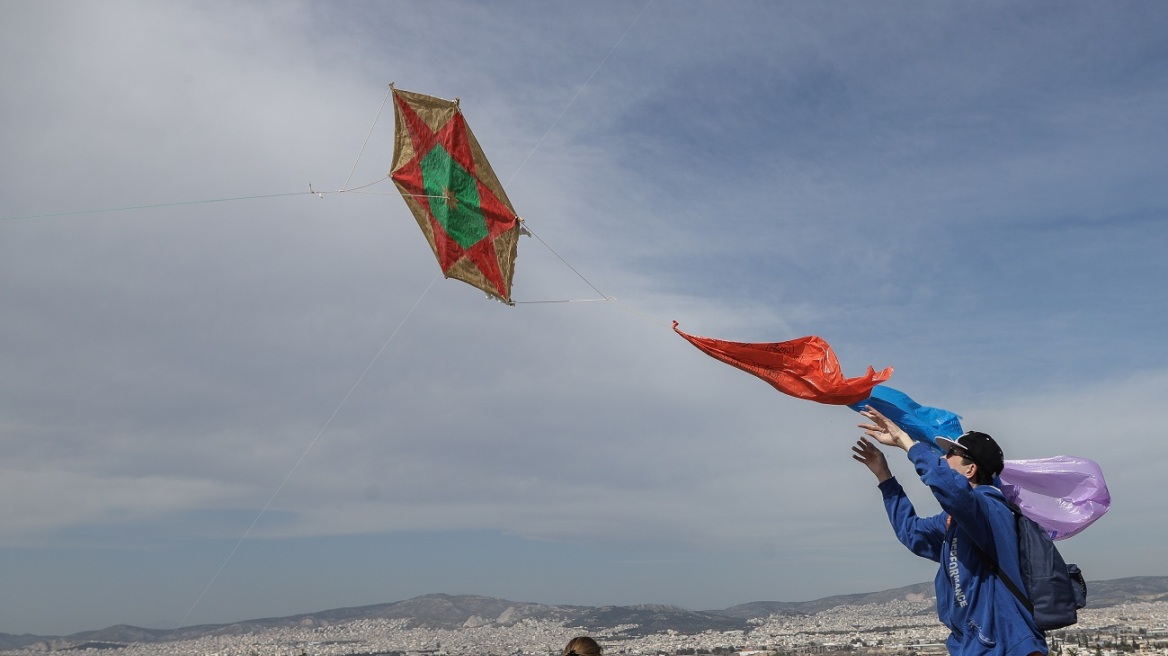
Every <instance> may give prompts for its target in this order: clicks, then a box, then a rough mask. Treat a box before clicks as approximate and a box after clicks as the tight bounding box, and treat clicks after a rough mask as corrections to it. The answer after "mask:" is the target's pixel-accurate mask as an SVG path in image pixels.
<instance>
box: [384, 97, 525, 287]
mask: <svg viewBox="0 0 1168 656" xmlns="http://www.w3.org/2000/svg"><path fill="white" fill-rule="evenodd" d="M393 107H394V117H395V119H396V129H395V131H394V149H393V165H392V167H391V168H390V171H389V177H391V178H392V179H393V182H394V184H395V185H397V188H398V191H400V192H401V194H402V197H403V198H405V201H406V205H408V206H409V208H410V211H411V212H413V214H414V218H415V219H417V221H418V226H419V227H421V229H422V232H423V233H424V234H425V235H426V241H428V242H430V248H431V249H433V251H434V256H435V257H436V258H438V264H439V266H441V267H442V273H443V275H445V276H446V277H447V278H455V279H457V280H461V281H463V282H465V283H468V284H470V285H473V286H474V287H478V288H479V289H481V290H483V291H484V292H486V293H487V294H489V295H491V296H493V297H495V298H498V299H499V300H501V301H503V302H504V303H508V304H511V276H512V274H513V273H514V272H515V251H516V245H517V243H518V241H519V232H520V219H519V216H518V215H516V214H515V210H514V209H513V208H512V207H511V201H509V200H508V199H507V194H506V193H504V191H503V186H502V185H501V184H499V179H498V178H496V177H495V172H494V171H493V170H491V165H490V163H489V162H487V157H486V155H484V154H483V151H482V149H481V148H480V147H479V142H478V141H477V140H476V139H475V137H474V134H473V133H472V132H471V131H470V128H469V127H468V126H467V124H466V120H465V119H463V117H462V112H460V111H459V109H458V101H457V100H455V101H453V102H452V101H449V100H443V99H441V98H435V97H433V96H424V95H422V94H420V93H411V92H409V91H401V90H398V89H393Z"/></svg>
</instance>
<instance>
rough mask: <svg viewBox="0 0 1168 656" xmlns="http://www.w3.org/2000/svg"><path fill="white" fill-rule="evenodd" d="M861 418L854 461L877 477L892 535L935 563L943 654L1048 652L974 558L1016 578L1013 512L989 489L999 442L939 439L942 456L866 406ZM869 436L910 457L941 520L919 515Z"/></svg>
mask: <svg viewBox="0 0 1168 656" xmlns="http://www.w3.org/2000/svg"><path fill="white" fill-rule="evenodd" d="M860 414H862V415H863V416H865V417H867V418H868V419H869V420H870V421H871V422H872V423H870V424H860V428H861V429H863V430H864V431H865V436H864V437H861V438H860V439H859V440H858V441H857V442H856V444H855V446H853V447H852V452H853V453H852V458H854V459H855V460H857V461H859V462H860V463H862V464H864V465H865V466H867V467H868V469H869V470H870V471H871V472H872V473H873V474H875V475H876V480H877V481H878V482H879V485H878V487H879V489H880V492H881V494H882V495H883V497H884V507H885V509H886V510H887V511H888V519H889V521H891V522H892V528H893V530H894V531H896V537H897V538H898V539H899V540H900V541H901V543H903V544H904V546H906V547H908V548H909V550H910V551H912V552H913V553H915V554H916V555H918V556H920V557H922V558H928V559H929V560H932V561H934V562H937V563H940V565H941V567H940V568H939V569H938V571H937V578H936V589H937V615H938V616H939V617H940V618H941V622H942V623H944V624H945V626H947V627H949V630H950V634H949V638H948V640H947V641H946V646H947V647H948V649H949V653H950V654H954V655H958V654H959V655H961V656H983V655H993V656H1031V655H1033V654H1046V653H1047V646H1046V635H1045V634H1044V633H1043V632H1042V630H1041V629H1039V628H1038V626H1036V625H1035V623H1034V618H1033V616H1032V615H1031V613H1030V611H1028V610H1027V609H1026V608H1025V607H1024V606H1023V605H1022V603H1021V602H1019V601H1018V599H1017V598H1016V597H1014V595H1013V594H1011V593H1010V590H1009V589H1008V588H1007V587H1006V585H1005V584H1004V583H1002V581H1001V579H1000V578H998V576H997V575H995V574H994V573H993V572H992V567H991V566H990V565H987V564H986V561H985V560H983V558H982V556H981V555H979V553H978V549H979V548H980V549H981V551H982V552H984V553H985V554H987V555H988V556H990V557H992V559H993V560H996V561H997V563H998V566H999V567H1000V568H1001V571H1002V572H1003V573H1004V574H1005V575H1006V576H1008V577H1010V578H1011V579H1013V580H1015V581H1020V580H1021V579H1022V575H1021V571H1020V567H1019V557H1018V535H1017V529H1016V528H1015V525H1014V514H1013V513H1012V512H1011V511H1010V509H1009V508H1008V507H1007V506H1006V503H1005V498H1004V497H1003V496H1002V492H1001V490H999V489H998V488H996V487H994V485H993V484H994V479H995V477H996V476H997V475H998V474H999V473H1001V471H1002V467H1003V466H1004V464H1005V460H1004V457H1003V455H1002V450H1001V449H1000V448H999V447H998V444H997V443H996V442H995V441H994V439H993V438H992V437H990V436H989V435H986V434H985V433H978V432H975V431H970V432H967V433H965V434H964V435H962V436H961V437H958V438H957V439H956V440H951V439H947V438H944V437H937V438H935V439H936V442H937V445H938V446H940V447H941V448H942V449H944V450H945V455H944V456H941V455H938V454H937V452H936V451H935V450H933V449H932V448H931V447H930V446H929V445H927V444H924V443H921V442H916V441H914V440H913V439H912V438H911V437H909V435H908V434H907V433H905V432H904V431H903V430H901V428H900V427H899V426H897V425H896V424H894V423H893V422H892V421H891V420H889V419H888V418H887V417H885V416H884V415H882V414H880V413H879V412H878V411H876V410H873V409H872V408H867V409H865V410H863V411H862V412H861V413H860ZM869 438H871V440H875V441H876V442H879V443H880V444H883V445H886V446H891V447H899V448H901V449H904V450H905V451H906V452H907V453H908V458H909V460H910V461H911V462H912V463H913V467H915V468H916V472H917V475H919V476H920V477H921V482H922V483H924V484H925V485H927V486H928V487H929V489H930V490H931V491H932V493H933V496H934V497H936V499H937V501H938V502H939V503H940V504H941V510H942V512H941V513H940V514H937V515H933V516H932V517H918V516H917V513H916V510H915V509H914V508H913V505H912V502H911V501H909V499H908V497H907V496H906V495H905V493H904V488H902V487H901V486H900V483H899V482H897V480H896V478H894V477H893V475H892V472H891V470H889V468H888V461H887V459H886V458H885V457H884V454H883V453H882V452H881V451H880V449H878V448H877V447H876V446H875V445H874V444H872V442H871V441H869Z"/></svg>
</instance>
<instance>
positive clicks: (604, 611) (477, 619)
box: [0, 576, 1168, 649]
mask: <svg viewBox="0 0 1168 656" xmlns="http://www.w3.org/2000/svg"><path fill="white" fill-rule="evenodd" d="M1087 588H1088V596H1087V599H1088V607H1089V608H1106V607H1109V606H1115V605H1118V604H1122V603H1127V602H1139V601H1168V576H1136V577H1130V578H1124V579H1112V580H1109V581H1091V582H1089V583H1088V584H1087ZM932 598H933V584H932V583H931V582H930V583H918V584H915V585H910V586H906V587H903V588H894V589H892V590H884V591H882V592H869V593H861V594H851V595H837V596H834V597H824V598H823V599H817V600H815V601H795V602H788V601H755V602H751V603H747V604H740V605H738V606H733V607H730V608H727V609H724V610H707V611H691V610H686V609H684V608H679V607H677V606H660V605H639V606H548V605H544V604H533V603H526V602H515V601H507V600H505V599H496V598H494V597H481V596H475V595H446V594H430V595H423V596H421V597H414V598H412V599H406V600H405V601H398V602H395V603H389V604H376V605H372V606H356V607H352V608H336V609H333V610H325V611H319V612H315V613H305V614H302V615H289V616H287V617H273V618H266V619H258V620H247V621H244V622H236V623H234V624H206V625H200V626H188V627H182V628H179V629H143V628H139V627H134V626H127V625H117V626H111V627H109V628H106V629H101V630H98V631H85V632H82V633H74V634H72V635H68V636H34V635H29V634H25V635H10V634H7V633H0V649H19V648H21V647H25V646H28V645H33V644H36V643H46V644H47V645H50V646H51V645H52V643H54V642H58V643H68V645H70V646H73V647H75V646H77V645H79V644H84V643H90V644H91V645H95V646H99V645H124V644H128V643H131V642H138V643H150V642H164V641H170V640H188V639H192V638H197V637H202V636H211V635H240V634H247V633H254V632H258V631H263V630H266V629H272V628H279V627H292V626H320V625H326V624H328V625H331V624H342V623H345V622H351V621H353V620H358V619H400V620H406V621H407V622H408V626H415V627H427V628H441V629H457V628H470V627H477V626H486V625H503V626H509V625H512V624H516V623H519V622H521V621H523V620H524V619H528V618H531V619H537V620H549V621H554V622H559V623H562V624H563V625H565V626H574V627H581V628H583V629H585V630H590V631H597V630H601V629H609V628H612V627H615V626H620V625H637V627H638V628H637V629H635V630H634V631H631V633H633V634H642V635H648V634H654V633H662V632H665V631H667V630H673V631H677V632H679V633H687V634H692V633H701V632H703V631H708V630H713V631H728V630H732V629H743V628H746V627H747V626H748V623H749V621H750V620H753V619H759V618H766V617H769V616H771V615H775V614H779V615H812V614H815V613H818V612H821V611H824V610H828V609H831V608H835V607H837V606H843V605H866V604H886V603H889V602H892V601H897V600H906V601H921V600H925V599H932Z"/></svg>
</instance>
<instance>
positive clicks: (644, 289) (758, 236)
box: [0, 1, 1168, 634]
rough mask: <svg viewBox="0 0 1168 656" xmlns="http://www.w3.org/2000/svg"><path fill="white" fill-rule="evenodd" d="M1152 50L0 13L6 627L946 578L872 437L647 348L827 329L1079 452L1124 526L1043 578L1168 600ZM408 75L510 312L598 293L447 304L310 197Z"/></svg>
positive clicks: (841, 32) (363, 208)
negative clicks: (1102, 583)
mask: <svg viewBox="0 0 1168 656" xmlns="http://www.w3.org/2000/svg"><path fill="white" fill-rule="evenodd" d="M1166 23H1168V8H1166V7H1164V6H1162V5H1160V4H1158V3H1148V2H1143V3H1136V2H1133V3H1125V2H1114V3H1107V4H1099V3H1088V2H1070V3H1067V2H1059V3H1055V2H1031V3H1025V4H1022V5H1019V4H1017V3H1005V2H1003V3H979V4H977V5H947V4H933V3H908V2H905V3H900V2H884V3H878V4H874V3H861V2H855V3H851V2H838V3H787V2H780V3H775V2H741V3H734V4H731V5H727V4H725V3H715V2H686V1H682V2H592V3H535V2H498V3H490V4H489V5H485V4H481V3H471V2H426V3H421V2H416V3H413V2H395V3H380V2H366V3H357V2H353V3H336V4H333V3H291V2H279V3H276V2H271V3H262V2H260V3H237V2H198V3H182V2H176V3H166V4H165V5H163V4H158V3H143V2H107V3H102V4H101V5H96V4H93V3H83V2H20V1H18V2H7V3H3V4H2V5H0V71H2V79H3V82H4V89H5V90H4V94H3V97H2V100H0V120H2V122H3V123H2V124H3V126H4V127H3V129H2V130H0V199H3V200H2V202H0V217H2V220H0V307H3V312H2V314H0V362H3V366H2V367H0V452H2V453H3V457H2V458H0V568H2V570H3V572H4V580H5V585H4V586H3V590H2V591H0V632H8V633H24V632H30V633H40V634H61V633H70V632H75V631H82V630H88V629H96V628H102V627H105V626H109V625H112V624H118V623H126V624H133V625H138V626H146V627H152V628H169V627H174V626H177V625H179V624H196V623H206V622H231V621H236V620H242V619H249V618H256V617H269V616H277V615H286V614H293V613H300V612H310V611H314V610H322V609H327V608H334V607H340V606H354V605H362V604H372V603H382V602H389V601H397V600H401V599H406V598H409V597H412V596H415V595H419V594H426V593H432V592H446V593H451V594H460V593H468V594H482V595H491V596H497V597H503V598H508V599H513V600H517V601H534V602H542V603H563V604H589V605H600V604H633V603H671V604H677V605H680V606H684V607H687V608H691V609H710V608H724V607H727V606H730V605H734V604H737V603H744V602H748V601H755V600H785V601H796V600H807V599H815V598H819V597H823V596H827V595H832V594H844V593H852V592H863V591H871V590H880V589H885V588H891V587H896V586H901V585H907V584H910V583H916V582H920V581H925V580H929V579H930V578H931V577H932V574H933V567H934V566H933V565H931V564H930V563H928V562H926V561H923V560H919V559H917V558H915V557H914V556H912V555H911V554H909V553H908V552H907V551H905V550H904V549H903V548H902V547H901V546H900V545H898V544H897V543H896V542H895V540H894V538H893V536H892V533H891V531H890V529H889V528H888V526H887V520H886V519H885V518H884V516H883V510H882V508H881V504H880V501H879V497H878V494H877V492H876V490H875V489H874V486H873V481H872V479H871V476H870V474H869V473H868V472H867V471H866V470H865V469H864V468H863V467H861V466H860V465H857V464H856V463H854V462H853V461H852V460H851V459H850V445H851V444H852V442H853V441H854V439H855V438H856V437H857V435H858V431H857V430H856V429H855V428H854V426H855V424H856V421H857V416H856V415H855V414H854V413H852V412H851V411H849V410H847V409H845V408H839V407H829V406H822V405H817V404H814V403H810V402H806V401H799V400H796V399H793V398H790V397H786V396H783V395H781V394H779V393H777V392H775V391H774V390H772V389H771V388H770V387H768V386H766V385H765V384H763V383H762V382H760V381H758V380H756V379H754V378H751V377H749V376H747V375H745V374H743V373H741V372H739V371H737V370H735V369H732V368H730V367H727V366H725V365H722V364H720V363H718V362H716V361H714V360H712V359H710V358H708V357H706V356H704V355H703V354H701V353H700V352H698V351H697V350H696V349H694V348H693V347H692V346H690V345H689V344H687V343H686V342H685V341H684V340H682V339H680V338H678V337H677V336H676V335H674V334H673V333H672V332H671V331H670V330H669V327H668V326H669V322H670V321H671V320H674V319H676V320H678V321H680V322H681V328H682V329H683V330H686V331H687V332H690V333H694V334H698V335H708V336H712V337H719V338H722V339H729V340H737V341H782V340H785V339H791V338H794V337H798V336H802V335H808V334H815V335H819V336H821V337H823V338H824V339H826V340H827V341H828V342H829V343H831V344H832V346H833V347H835V349H836V351H837V353H838V355H839V357H840V360H841V362H842V364H843V367H844V369H845V372H846V373H849V374H851V375H857V374H859V373H861V372H862V371H863V369H864V367H866V366H867V365H869V364H871V365H874V366H876V367H878V368H880V367H885V366H890V365H891V366H894V367H895V368H896V373H895V374H894V376H893V378H892V379H891V380H890V381H889V385H891V386H892V387H895V388H897V389H900V390H902V391H904V392H906V393H908V394H909V395H910V396H912V397H913V398H915V399H916V400H917V401H919V402H921V403H924V404H926V405H932V406H937V407H943V408H947V409H950V410H953V411H954V412H957V413H959V414H961V415H962V416H963V417H964V424H965V426H966V427H969V428H978V429H980V430H985V431H987V432H990V433H992V434H994V435H995V436H996V437H998V438H999V440H1000V441H1001V442H1002V443H1003V445H1004V448H1005V450H1006V455H1007V458H1011V459H1023V458H1039V457H1046V456H1053V455H1059V454H1065V455H1075V456H1080V457H1086V458H1091V459H1093V460H1096V461H1097V462H1099V463H1100V464H1101V465H1102V466H1103V469H1104V472H1105V473H1106V475H1107V479H1108V484H1109V486H1110V489H1111V492H1112V496H1113V499H1114V506H1113V509H1112V510H1111V512H1110V513H1109V514H1108V515H1106V516H1105V517H1104V518H1103V519H1101V520H1100V521H1099V522H1098V523H1097V524H1095V525H1094V526H1092V527H1091V528H1090V529H1088V530H1087V531H1085V532H1084V533H1082V534H1080V535H1078V536H1075V537H1074V538H1072V539H1071V540H1068V541H1066V542H1064V543H1062V544H1063V551H1064V553H1065V555H1066V556H1067V557H1068V560H1072V561H1075V562H1078V563H1080V564H1081V565H1082V566H1083V568H1084V570H1085V571H1086V572H1087V575H1088V578H1089V579H1105V578H1117V577H1123V576H1136V575H1163V574H1165V572H1164V569H1163V564H1162V546H1161V545H1163V544H1164V543H1165V541H1166V540H1168V533H1166V531H1168V528H1165V527H1168V521H1165V519H1166V517H1165V515H1164V511H1163V510H1162V508H1161V507H1160V506H1159V504H1158V503H1157V500H1158V499H1159V498H1160V496H1162V495H1161V493H1160V490H1159V488H1160V478H1161V477H1160V476H1158V473H1159V472H1158V467H1159V463H1160V462H1162V461H1163V459H1164V456H1165V455H1168V454H1166V453H1165V452H1166V448H1165V446H1164V444H1165V437H1168V436H1166V435H1165V429H1164V428H1163V427H1162V425H1161V423H1160V422H1159V421H1158V417H1156V416H1155V415H1154V413H1153V409H1154V408H1155V407H1156V405H1157V403H1158V402H1159V401H1160V399H1162V398H1163V397H1164V396H1165V394H1166V393H1168V351H1166V349H1165V348H1164V346H1163V341H1162V340H1163V336H1164V335H1165V334H1168V312H1166V310H1165V308H1166V307H1168V298H1166V292H1165V285H1164V282H1165V281H1168V264H1165V262H1166V260H1168V258H1165V257H1164V256H1163V253H1162V251H1163V250H1164V246H1165V244H1168V191H1166V189H1168V186H1166V185H1164V184H1163V180H1164V179H1165V177H1166V174H1168V157H1166V156H1165V152H1168V127H1166V125H1168V121H1165V120H1164V117H1165V116H1166V115H1168V42H1165V40H1164V39H1163V34H1164V33H1165V32H1166V31H1168V24H1166ZM389 82H394V83H395V84H396V85H397V86H398V87H399V88H402V89H407V90H410V91H417V92H420V93H427V94H431V95H436V96H441V97H446V98H453V97H458V98H460V99H461V106H462V109H463V112H464V114H465V116H466V117H467V120H468V122H469V124H470V125H471V127H472V129H473V130H474V131H475V133H476V135H477V137H478V139H479V141H480V142H481V143H482V144H483V147H484V149H485V151H486V152H487V154H488V156H489V157H490V158H491V160H492V163H493V165H494V168H495V170H496V172H497V173H498V175H499V177H500V179H501V180H503V182H504V184H505V186H506V188H507V191H508V195H509V196H510V198H511V200H512V202H513V203H514V205H515V206H516V209H517V211H518V212H519V213H520V215H522V216H523V217H524V218H525V219H526V221H527V223H528V225H529V226H530V227H531V229H532V230H533V231H535V232H536V234H538V235H539V237H540V238H541V239H542V240H543V241H544V242H546V243H547V245H548V246H549V247H550V248H551V249H554V253H553V252H552V250H549V248H545V247H544V245H543V244H542V243H540V242H539V241H537V240H534V239H525V240H523V241H522V242H521V244H520V256H519V260H518V263H517V273H516V278H515V286H514V297H515V299H516V300H518V301H521V302H522V301H542V300H565V299H572V300H578V299H592V298H596V296H597V295H596V292H595V291H594V290H593V289H592V288H591V287H590V285H589V284H587V283H591V285H595V286H596V287H597V288H599V289H600V290H601V291H602V292H603V293H604V294H607V295H610V296H613V297H615V298H616V299H617V300H618V301H619V303H620V305H617V304H616V303H603V302H592V303H556V304H534V303H533V304H522V303H521V304H520V305H517V306H516V307H511V308H508V307H505V306H502V305H500V304H498V303H494V302H492V301H488V300H485V299H484V298H483V297H482V295H481V294H480V293H479V292H477V291H476V290H474V289H471V288H469V287H467V286H465V285H463V284H461V283H458V282H455V281H448V280H442V279H441V278H440V276H439V274H438V269H437V265H436V264H435V263H434V260H433V257H432V255H431V254H430V253H429V251H428V249H427V247H426V245H425V241H424V239H423V238H422V236H421V234H420V233H419V231H418V230H417V227H416V225H415V224H414V221H413V219H412V217H411V216H410V215H409V213H408V211H407V209H406V207H405V204H404V203H403V202H402V201H401V198H400V197H398V196H397V195H396V193H395V192H394V190H393V188H392V185H390V184H389V183H388V182H386V181H383V182H382V183H380V184H377V185H374V186H372V187H369V188H368V189H365V190H362V191H363V192H368V193H357V192H348V193H344V194H338V193H328V194H324V196H323V198H321V197H316V196H312V195H309V194H308V193H307V191H308V186H309V185H310V184H311V185H313V188H314V189H317V190H326V191H330V192H334V191H336V190H339V189H341V188H342V187H344V186H345V184H346V182H347V181H349V182H350V184H351V185H357V184H364V183H367V182H373V181H375V180H378V179H380V178H384V177H385V175H386V172H387V170H388V167H389V161H390V155H391V149H392V132H393V118H392V112H391V111H388V110H389V108H388V107H387V108H386V110H387V111H385V112H382V113H381V115H380V117H379V118H378V119H377V120H376V122H374V119H375V117H376V116H377V115H378V108H379V107H380V106H381V103H382V100H383V98H384V96H385V93H386V89H387V86H386V85H387V84H388V83H389ZM371 125H372V126H373V129H372V130H370V126H371ZM367 137H368V143H367V145H365V146H364V150H362V149H363V145H364V144H366V138H367ZM359 155H360V156H359ZM241 197H255V198H250V199H249V200H235V201H225V202H203V201H218V200H220V199H228V198H241ZM188 201H200V202H189V203H188ZM145 205H156V206H157V207H152V208H149V209H135V210H120V211H109V212H95V211H94V210H106V209H110V208H124V207H131V206H145ZM30 217H31V218H30ZM561 257H562V258H563V260H564V261H566V262H567V263H568V265H570V266H571V268H569V266H567V265H565V263H564V262H563V261H561V259H560V258H561ZM573 268H574V269H575V271H578V272H579V273H580V274H581V275H582V276H583V277H584V278H585V279H586V280H587V283H586V282H585V281H584V280H581V278H580V277H578V276H577V274H576V273H575V272H574V271H573ZM626 308H627V309H628V310H632V311H628V310H626ZM893 464H894V468H895V470H896V471H897V472H898V473H899V474H900V475H901V477H902V478H905V477H911V475H912V472H911V468H909V467H908V466H907V463H906V462H903V461H901V460H900V459H894V463H893ZM908 487H909V488H910V492H911V493H912V494H913V498H914V499H915V500H916V501H917V503H918V505H919V507H920V509H921V510H922V512H925V511H932V510H934V509H935V504H933V502H932V501H931V499H930V498H929V497H928V495H927V494H925V493H923V491H922V490H921V489H919V488H920V486H914V485H912V484H911V481H910V485H909V486H908Z"/></svg>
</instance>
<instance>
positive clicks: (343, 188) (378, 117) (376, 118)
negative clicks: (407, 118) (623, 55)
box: [341, 84, 393, 191]
mask: <svg viewBox="0 0 1168 656" xmlns="http://www.w3.org/2000/svg"><path fill="white" fill-rule="evenodd" d="M391 93H393V85H392V84H391V85H389V86H388V87H386V89H385V98H382V99H381V106H380V107H378V108H377V115H376V116H374V117H373V125H370V126H369V133H368V134H366V135H365V143H363V144H361V150H360V151H359V152H358V153H357V159H356V160H355V161H354V162H353V168H352V169H350V170H349V177H347V178H345V184H344V185H342V186H341V191H349V181H350V180H352V179H353V173H355V172H356V171H357V164H358V163H359V162H360V161H361V157H362V156H363V155H364V154H365V147H366V146H368V145H369V139H370V138H371V137H373V129H374V128H376V127H377V122H378V121H379V120H381V112H382V111H384V110H385V103H386V102H388V101H389V95H390V94H391ZM370 184H372V183H370ZM365 186H366V187H368V186H369V185H365ZM356 188H357V189H360V188H361V187H356Z"/></svg>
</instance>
